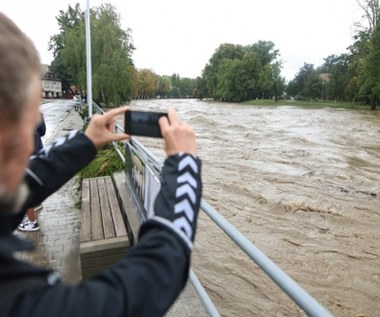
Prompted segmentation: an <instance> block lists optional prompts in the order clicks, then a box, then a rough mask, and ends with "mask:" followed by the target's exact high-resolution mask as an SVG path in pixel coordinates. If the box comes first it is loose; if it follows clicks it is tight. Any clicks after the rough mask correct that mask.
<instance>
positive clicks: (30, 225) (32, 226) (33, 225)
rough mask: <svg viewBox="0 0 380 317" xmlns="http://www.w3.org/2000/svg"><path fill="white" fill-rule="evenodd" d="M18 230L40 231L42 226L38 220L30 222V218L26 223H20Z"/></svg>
mask: <svg viewBox="0 0 380 317" xmlns="http://www.w3.org/2000/svg"><path fill="white" fill-rule="evenodd" d="M18 230H20V231H38V230H40V226H39V225H38V222H37V221H36V222H30V221H29V220H27V221H25V222H24V223H20V224H19V225H18Z"/></svg>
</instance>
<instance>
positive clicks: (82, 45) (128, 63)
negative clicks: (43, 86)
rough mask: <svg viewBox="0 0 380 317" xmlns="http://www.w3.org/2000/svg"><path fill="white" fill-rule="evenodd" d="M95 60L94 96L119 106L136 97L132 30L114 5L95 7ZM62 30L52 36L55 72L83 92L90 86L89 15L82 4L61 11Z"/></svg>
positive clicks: (93, 28) (92, 46) (93, 73)
mask: <svg viewBox="0 0 380 317" xmlns="http://www.w3.org/2000/svg"><path fill="white" fill-rule="evenodd" d="M90 15H91V18H90V19H91V23H90V25H91V53H92V54H91V59H92V85H93V98H94V99H95V100H98V101H99V102H103V103H105V104H107V105H112V104H113V105H119V104H121V103H123V102H125V101H127V100H129V99H131V96H132V91H133V89H132V75H133V64H132V59H131V55H132V52H133V50H134V47H133V44H132V38H131V35H130V30H123V29H122V28H121V26H120V17H119V16H118V14H117V13H116V12H115V9H114V7H112V6H111V5H110V4H102V5H100V7H98V8H94V9H92V10H91V13H90ZM57 21H58V24H59V29H60V33H59V34H57V35H54V36H52V37H51V39H50V44H49V45H50V48H51V50H52V51H53V54H54V61H53V63H52V68H53V71H54V72H55V73H56V74H57V75H58V76H59V77H61V78H63V79H64V81H65V83H66V85H67V87H66V89H68V88H69V87H68V86H75V87H77V89H78V90H79V91H80V92H85V91H86V90H87V87H86V32H85V14H84V13H83V12H82V11H81V9H80V6H79V4H76V5H75V7H74V8H73V7H71V6H69V7H68V10H67V11H66V12H64V11H60V13H59V16H58V17H57Z"/></svg>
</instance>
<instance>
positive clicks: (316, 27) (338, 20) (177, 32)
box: [0, 0, 362, 80]
mask: <svg viewBox="0 0 380 317" xmlns="http://www.w3.org/2000/svg"><path fill="white" fill-rule="evenodd" d="M88 2H89V4H90V6H91V7H97V6H99V5H100V4H101V3H110V4H112V5H113V6H114V7H115V9H116V12H117V13H118V14H119V15H120V19H121V26H122V28H123V29H127V28H129V29H131V31H132V33H131V34H132V39H133V43H134V46H135V47H136V50H135V51H134V53H133V55H132V59H133V61H134V64H135V66H136V67H137V68H139V69H142V68H148V69H151V70H153V71H154V72H155V73H156V74H158V75H172V74H173V73H177V74H179V75H180V76H181V77H190V78H195V77H197V76H201V74H202V70H203V69H204V67H205V66H206V64H207V63H208V61H209V59H210V58H211V56H212V54H213V53H214V52H215V50H216V49H217V48H218V47H219V45H220V44H223V43H231V44H240V45H250V44H254V43H256V42H258V41H260V40H262V41H271V42H273V43H274V45H275V49H278V50H279V53H280V56H279V58H280V60H281V61H282V65H283V69H282V76H284V77H285V78H286V80H291V79H293V78H294V76H295V75H296V74H297V72H298V71H299V69H300V68H301V67H302V66H303V64H304V63H308V64H313V65H314V66H315V67H318V66H320V65H321V64H323V62H324V58H326V57H328V56H329V55H333V54H336V55H339V54H342V53H346V52H347V47H348V46H349V45H351V44H352V43H353V39H352V36H353V34H354V30H355V27H354V23H355V22H358V21H360V17H361V15H362V11H361V9H360V8H359V6H358V4H357V2H356V0H233V1H231V0H229V1H228V0H192V1H180V0H107V1H105V0H76V1H75V0H73V1H72V0H66V1H65V0H34V1H28V0H0V11H1V12H3V13H5V14H6V15H7V16H8V17H10V18H11V19H12V20H13V21H14V22H15V23H16V24H17V25H18V26H19V27H20V28H21V29H22V30H23V31H24V32H25V33H26V34H27V35H28V36H29V37H30V38H31V39H32V40H33V42H34V43H35V45H36V47H37V49H38V51H39V52H40V55H41V60H42V63H44V64H50V63H51V61H52V60H53V56H52V54H51V52H50V51H48V42H49V39H50V37H51V36H52V35H54V34H58V33H59V30H58V23H57V21H56V18H55V17H56V16H58V15H59V11H60V10H63V11H67V8H68V5H71V6H74V5H75V4H76V3H79V4H80V6H81V8H82V10H86V8H87V3H88Z"/></svg>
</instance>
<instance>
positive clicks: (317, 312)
mask: <svg viewBox="0 0 380 317" xmlns="http://www.w3.org/2000/svg"><path fill="white" fill-rule="evenodd" d="M93 109H94V110H95V112H96V113H104V111H103V110H102V109H101V108H100V107H99V106H98V105H96V104H95V103H93ZM115 131H119V132H124V129H123V128H122V127H120V126H119V125H117V124H116V127H115ZM133 144H134V145H135V146H136V147H138V148H139V149H140V150H141V151H143V152H144V153H145V154H146V155H147V157H148V159H149V160H150V161H151V162H153V163H154V164H155V165H156V166H157V167H158V168H161V166H162V163H161V162H160V160H159V159H158V158H157V157H156V156H155V155H154V154H153V153H151V152H150V151H149V150H148V149H147V148H145V146H144V145H143V144H141V143H140V142H138V141H136V140H133ZM114 146H115V149H116V151H117V152H118V154H119V155H120V157H121V159H122V160H123V161H124V162H125V158H124V155H123V153H122V152H121V151H120V149H119V146H118V144H117V143H116V142H115V143H114ZM200 208H201V210H202V211H203V212H205V214H206V215H207V216H208V217H209V218H210V219H211V220H212V221H213V222H214V223H215V224H216V225H217V226H218V227H219V228H221V229H222V230H223V231H224V233H225V234H226V235H227V236H228V237H229V238H230V239H231V240H232V241H233V242H234V243H235V244H236V245H237V246H238V247H240V249H241V250H243V251H244V252H245V253H246V254H247V255H248V256H249V257H250V258H251V259H252V260H253V261H254V262H255V263H256V264H257V265H258V266H259V267H260V268H261V269H262V270H263V271H264V272H265V273H266V274H267V275H268V276H269V277H270V278H271V279H272V280H273V282H275V283H276V284H277V285H278V286H279V287H280V288H281V289H282V290H283V291H284V292H285V293H286V294H287V295H288V296H289V297H290V298H291V299H292V300H293V301H294V302H295V303H296V304H297V305H298V306H299V307H300V308H301V309H302V310H303V311H304V312H306V313H307V315H309V316H313V317H324V316H326V317H328V316H332V314H331V313H330V312H329V311H328V310H327V309H326V308H325V307H323V306H322V305H321V304H319V303H318V302H317V301H316V300H315V299H314V298H313V297H312V296H311V295H310V294H309V293H307V292H306V291H305V290H304V289H303V288H302V287H301V286H299V285H298V284H297V283H296V282H295V281H294V280H293V279H292V278H291V277H289V276H288V275H287V274H286V273H285V272H284V271H282V270H281V269H280V268H279V267H278V266H277V265H276V264H275V263H274V262H272V261H271V260H270V259H269V258H268V257H267V256H266V255H265V254H264V253H263V252H261V251H260V250H259V249H258V248H257V247H256V246H254V245H253V244H252V243H251V242H250V241H249V240H248V239H247V238H245V237H244V235H243V234H241V233H240V232H239V231H238V230H237V229H236V228H235V227H233V226H232V225H231V224H230V223H229V222H228V221H227V220H226V219H225V218H223V216H221V215H220V214H219V213H218V212H217V211H216V210H215V209H214V208H212V207H211V206H210V205H209V204H208V203H207V202H206V201H204V200H202V201H201V206H200ZM189 278H190V282H191V283H192V285H193V286H194V289H195V291H196V292H197V294H198V296H199V298H200V300H201V301H202V303H203V305H204V306H205V308H206V310H207V312H208V314H209V315H210V316H212V317H219V316H220V314H219V312H218V310H217V309H216V307H215V305H214V304H213V302H212V301H211V299H210V297H209V296H208V294H207V292H206V291H205V289H204V288H203V286H202V284H201V283H200V281H199V280H198V278H197V277H196V275H195V273H194V272H193V271H192V270H190V275H189Z"/></svg>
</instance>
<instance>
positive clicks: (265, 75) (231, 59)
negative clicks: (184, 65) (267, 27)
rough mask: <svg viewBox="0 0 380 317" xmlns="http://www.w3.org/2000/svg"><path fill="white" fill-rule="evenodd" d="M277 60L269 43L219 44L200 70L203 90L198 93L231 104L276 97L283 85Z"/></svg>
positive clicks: (275, 52)
mask: <svg viewBox="0 0 380 317" xmlns="http://www.w3.org/2000/svg"><path fill="white" fill-rule="evenodd" d="M277 57H278V50H275V49H274V44H273V43H272V42H267V41H259V42H257V43H255V44H252V45H248V46H241V45H234V44H222V45H220V46H219V48H218V49H217V50H216V51H215V53H214V54H213V56H212V57H211V58H210V61H209V63H208V64H207V65H206V67H205V69H204V70H203V73H202V81H201V82H202V84H203V83H205V88H203V89H202V90H201V91H202V92H203V94H204V95H205V94H207V95H208V96H209V97H213V98H215V99H219V100H224V101H234V102H240V101H244V100H249V99H254V98H262V97H270V96H273V95H277V94H278V93H279V92H278V90H279V89H282V87H281V82H282V83H283V82H284V79H281V78H280V76H279V71H280V69H281V63H280V62H279V61H277ZM199 83H200V81H198V84H199ZM274 89H276V92H275V90H274Z"/></svg>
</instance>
